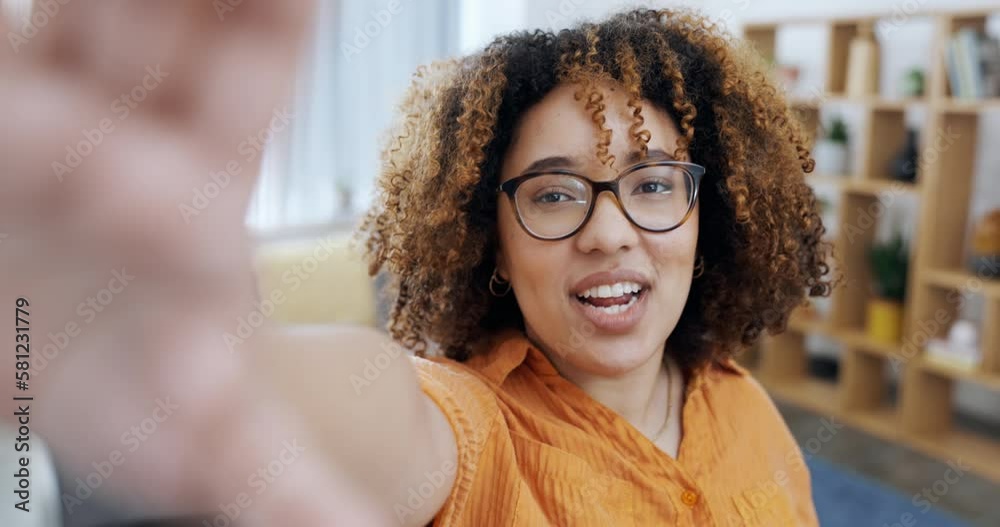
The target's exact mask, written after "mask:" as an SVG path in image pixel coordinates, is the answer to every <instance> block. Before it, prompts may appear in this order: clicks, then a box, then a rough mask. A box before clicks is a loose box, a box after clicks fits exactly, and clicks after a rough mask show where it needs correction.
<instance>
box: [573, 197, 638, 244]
mask: <svg viewBox="0 0 1000 527" xmlns="http://www.w3.org/2000/svg"><path fill="white" fill-rule="evenodd" d="M596 200H597V201H596V203H594V212H593V214H591V216H590V220H588V221H587V224H586V225H584V226H583V228H582V229H580V232H578V233H577V234H576V236H575V238H576V245H577V248H578V249H579V250H580V251H582V252H584V253H591V252H594V251H600V252H603V253H606V254H615V253H616V252H618V251H619V250H622V249H626V250H627V249H629V248H632V247H635V246H636V244H638V243H639V233H638V230H637V229H638V227H636V226H635V225H632V222H630V221H629V220H628V217H626V216H625V211H624V210H622V208H621V205H620V204H619V203H618V200H617V199H616V198H615V196H614V194H612V193H611V192H607V191H605V192H601V193H600V194H599V195H598V196H597V198H596Z"/></svg>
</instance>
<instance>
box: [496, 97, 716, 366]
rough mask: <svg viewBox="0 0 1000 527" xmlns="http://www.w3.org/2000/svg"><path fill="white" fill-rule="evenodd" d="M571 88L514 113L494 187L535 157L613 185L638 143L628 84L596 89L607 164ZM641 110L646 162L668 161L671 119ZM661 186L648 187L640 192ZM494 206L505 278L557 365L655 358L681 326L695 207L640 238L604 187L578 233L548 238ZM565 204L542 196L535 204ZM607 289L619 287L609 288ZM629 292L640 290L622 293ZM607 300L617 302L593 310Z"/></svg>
mask: <svg viewBox="0 0 1000 527" xmlns="http://www.w3.org/2000/svg"><path fill="white" fill-rule="evenodd" d="M576 89H577V87H576V86H573V85H560V86H558V87H557V88H555V89H554V90H552V91H551V92H550V93H549V94H548V95H546V96H545V98H543V99H542V100H541V101H540V102H539V103H538V104H536V105H535V106H533V107H532V108H531V109H529V110H528V111H527V112H526V113H525V114H524V115H523V116H522V117H521V120H520V122H519V123H518V126H517V128H516V130H515V132H514V139H513V141H512V143H511V146H510V148H509V149H508V151H507V154H506V157H505V158H504V161H503V169H502V172H501V176H500V177H501V182H504V181H507V180H509V179H513V178H515V177H517V176H520V175H521V174H522V173H523V172H525V171H527V170H529V169H531V168H534V167H537V166H538V163H539V162H540V161H543V160H547V161H544V163H545V168H549V169H551V168H562V169H567V170H572V171H574V172H576V173H578V174H582V175H585V176H586V177H588V178H590V179H591V180H593V181H609V180H613V179H615V177H617V175H618V170H620V169H622V168H626V167H628V166H631V165H633V164H634V163H636V162H637V161H639V159H638V158H637V156H638V155H639V152H638V151H639V145H638V144H637V143H636V142H635V141H633V140H632V139H631V138H630V134H629V127H630V126H631V125H632V122H633V120H632V116H631V109H630V108H629V107H628V106H627V101H628V96H627V94H626V93H625V91H624V89H623V88H622V87H621V86H618V85H613V84H605V85H602V92H603V94H604V103H605V104H606V108H605V116H606V118H607V121H606V123H605V126H606V127H607V128H610V129H611V130H612V141H611V145H610V152H609V153H610V154H612V155H614V156H615V159H616V160H615V162H614V168H609V167H608V166H607V165H602V164H601V162H600V161H599V159H598V158H597V156H596V154H595V144H596V143H597V141H598V135H597V134H598V132H597V129H596V126H595V125H594V123H593V121H592V119H591V116H590V115H589V113H588V111H587V110H586V109H585V107H584V104H583V101H577V100H575V99H574V97H573V93H574V91H575V90H576ZM642 115H643V117H644V118H645V123H644V124H643V127H644V128H645V129H647V130H649V132H650V140H649V144H648V146H649V159H660V158H666V159H669V158H670V155H671V154H672V153H673V152H674V149H675V147H676V144H677V139H678V132H677V128H676V126H675V125H674V123H673V121H672V120H671V118H670V117H669V115H668V114H667V113H666V112H664V111H663V110H661V109H659V108H656V107H654V106H653V104H652V103H651V102H649V101H646V100H643V107H642ZM556 158H558V159H556ZM680 161H686V159H681V160H680ZM533 165H534V167H533ZM666 189H667V187H663V186H657V185H656V184H655V183H654V184H653V185H652V186H648V187H644V191H646V190H649V191H663V190H666ZM537 190H538V191H539V192H549V190H547V189H542V188H538V189H537ZM675 190H676V189H675ZM622 193H623V194H624V193H626V190H625V189H624V188H623V189H622ZM538 195H539V194H537V193H536V197H537V196H538ZM654 198H656V199H663V198H662V196H654ZM499 199H500V203H499V209H498V228H499V235H500V245H499V252H498V254H497V262H498V264H497V267H498V271H499V274H500V276H501V277H503V278H505V279H508V280H510V282H511V286H512V291H513V294H515V295H516V297H517V302H518V305H519V306H520V309H521V312H522V313H523V315H524V319H525V325H526V331H527V335H528V337H529V338H530V339H531V340H532V341H534V342H535V343H536V344H538V345H540V346H541V347H542V349H544V350H545V351H546V352H547V354H548V356H549V358H550V360H552V361H553V363H554V364H555V365H556V367H557V368H558V369H560V370H561V371H563V372H565V371H566V370H576V371H581V372H586V373H588V374H591V375H599V376H607V377H614V376H617V375H620V374H623V373H626V372H628V371H631V370H633V369H635V368H637V367H639V366H641V365H643V364H647V363H648V362H649V361H651V360H655V358H656V357H658V355H657V353H658V352H659V350H660V349H662V347H663V344H664V342H666V340H667V337H668V336H669V335H670V333H671V332H672V331H673V329H674V327H675V326H676V325H677V321H678V319H679V318H680V315H681V311H682V310H683V308H684V304H685V302H686V301H687V296H688V291H689V290H690V287H691V280H692V274H693V272H694V261H695V252H696V246H697V240H698V211H697V209H695V210H694V212H693V213H692V214H691V215H690V216H689V218H688V220H687V221H686V222H685V223H684V224H683V225H681V226H680V227H679V228H677V229H674V230H672V231H669V232H664V233H654V232H648V231H645V230H642V229H640V228H638V227H636V226H635V225H633V224H632V223H631V222H630V221H629V220H628V218H626V217H625V215H624V214H623V212H622V210H621V209H620V208H619V207H618V205H617V203H616V201H615V198H614V196H613V195H612V194H611V193H610V192H602V193H601V194H600V195H599V196H598V197H597V200H596V203H595V208H594V211H593V215H592V216H591V217H590V220H589V221H588V222H587V223H586V224H585V225H584V226H583V228H582V229H580V230H579V231H578V232H577V233H576V234H575V235H573V236H571V237H569V238H567V239H563V240H559V241H544V240H539V239H536V238H534V237H532V236H531V235H529V234H528V233H527V232H525V230H524V229H523V228H522V227H521V225H519V224H518V220H517V217H516V216H515V212H514V210H513V207H512V205H511V203H510V200H509V199H508V198H507V196H505V195H500V196H499ZM565 199H569V198H568V197H566V196H562V197H558V194H557V195H555V196H553V195H552V194H548V195H545V198H544V199H543V200H542V201H543V202H544V201H548V202H551V201H553V200H555V201H561V200H565ZM630 210H631V209H630ZM553 217H555V216H553ZM615 284H621V285H622V286H623V287H622V288H621V289H617V290H616V288H615V287H614V285H615ZM635 285H638V286H641V291H640V292H639V293H637V294H636V293H631V294H630V293H629V291H630V290H632V289H634V288H635V287H634V286H635ZM600 286H610V287H608V288H601V287H600ZM602 289H603V290H602ZM588 295H589V298H587V297H588ZM608 295H611V296H612V298H606V297H608ZM616 295H621V296H616ZM595 297H597V298H595ZM612 303H622V304H625V307H597V305H596V304H612Z"/></svg>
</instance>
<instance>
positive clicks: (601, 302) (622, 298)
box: [575, 282, 647, 315]
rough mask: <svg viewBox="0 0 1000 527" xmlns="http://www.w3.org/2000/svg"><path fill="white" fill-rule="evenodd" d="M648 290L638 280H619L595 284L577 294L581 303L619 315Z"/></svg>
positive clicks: (577, 298)
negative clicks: (611, 282) (607, 283)
mask: <svg viewBox="0 0 1000 527" xmlns="http://www.w3.org/2000/svg"><path fill="white" fill-rule="evenodd" d="M646 290H647V288H645V287H643V286H642V285H640V284H638V283H636V282H617V283H615V284H609V285H599V286H594V287H591V288H590V289H588V290H586V291H584V292H582V293H580V294H577V295H575V296H576V300H577V302H580V303H581V304H584V305H586V306H590V307H593V308H595V309H598V310H600V311H602V312H604V313H607V314H609V315H617V314H619V313H622V312H624V311H628V309H629V308H630V307H632V306H633V305H635V304H636V303H637V302H638V301H639V300H640V299H641V298H642V296H643V295H644V294H646Z"/></svg>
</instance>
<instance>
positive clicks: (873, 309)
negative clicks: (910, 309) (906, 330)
mask: <svg viewBox="0 0 1000 527" xmlns="http://www.w3.org/2000/svg"><path fill="white" fill-rule="evenodd" d="M902 334H903V304H901V303H900V302H896V301H894V300H886V299H884V298H873V299H872V300H871V301H869V302H868V336H869V337H871V339H872V340H875V341H878V342H883V343H885V344H898V343H899V341H900V337H901V336H902Z"/></svg>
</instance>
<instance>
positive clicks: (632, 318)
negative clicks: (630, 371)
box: [569, 287, 649, 333]
mask: <svg viewBox="0 0 1000 527" xmlns="http://www.w3.org/2000/svg"><path fill="white" fill-rule="evenodd" d="M648 296H649V289H647V288H646V287H643V289H642V292H641V293H639V298H638V299H636V301H635V304H632V307H630V308H629V309H628V311H625V312H624V313H617V314H614V315H612V314H609V313H604V312H603V311H601V310H600V309H599V308H596V307H591V306H589V305H586V304H584V303H583V302H580V301H579V300H577V298H576V295H573V296H572V298H570V299H569V301H570V303H572V304H573V305H574V306H575V308H576V310H577V312H578V313H580V315H581V316H583V318H585V319H587V320H588V321H589V322H590V323H591V324H593V325H594V327H595V328H597V329H598V330H601V331H603V332H605V333H625V332H628V331H630V330H631V329H632V328H634V327H635V326H636V325H638V324H639V321H641V320H642V317H643V315H645V314H646V304H647V301H646V297H648Z"/></svg>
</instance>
